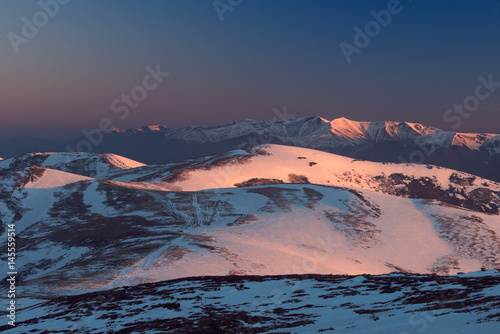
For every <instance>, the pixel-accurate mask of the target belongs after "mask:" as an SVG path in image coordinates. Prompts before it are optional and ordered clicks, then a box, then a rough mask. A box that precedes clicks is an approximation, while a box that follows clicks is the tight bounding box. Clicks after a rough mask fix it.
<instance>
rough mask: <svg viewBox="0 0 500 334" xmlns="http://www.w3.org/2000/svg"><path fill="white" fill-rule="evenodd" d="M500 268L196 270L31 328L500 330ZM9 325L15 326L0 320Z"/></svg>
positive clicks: (65, 311) (39, 310)
mask: <svg viewBox="0 0 500 334" xmlns="http://www.w3.org/2000/svg"><path fill="white" fill-rule="evenodd" d="M499 287H500V275H499V272H498V271H487V272H480V273H471V274H467V275H457V276H437V275H409V274H406V275H404V274H390V275H383V276H371V275H363V276H355V277H354V276H334V275H326V276H321V275H287V276H223V277H193V278H187V279H179V280H174V281H165V282H159V283H154V284H143V285H136V286H134V287H128V288H119V289H113V290H108V291H105V292H96V293H90V294H80V295H75V296H68V297H61V298H55V299H53V300H51V301H48V302H45V303H40V304H37V305H34V306H31V307H28V308H25V309H22V310H21V311H20V312H19V314H20V320H19V323H18V324H17V327H16V329H18V330H19V332H23V333H32V332H37V333H41V332H43V331H44V330H46V329H47V328H50V329H51V332H52V333H68V332H71V331H73V330H80V331H84V332H85V333H106V332H110V331H112V332H113V333H337V332H338V333H356V334H357V333H367V334H368V333H370V334H377V333H380V334H386V333H422V332H424V331H425V333H433V334H437V333H464V332H466V333H468V332H470V333H475V334H483V333H484V334H490V333H496V332H497V331H498V328H499V325H498V324H499V322H498V321H500V314H499V313H498V306H499V302H498V301H499V297H500V288H499ZM6 329H8V328H7V327H6V326H3V327H0V330H6Z"/></svg>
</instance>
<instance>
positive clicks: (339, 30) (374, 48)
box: [0, 0, 500, 136]
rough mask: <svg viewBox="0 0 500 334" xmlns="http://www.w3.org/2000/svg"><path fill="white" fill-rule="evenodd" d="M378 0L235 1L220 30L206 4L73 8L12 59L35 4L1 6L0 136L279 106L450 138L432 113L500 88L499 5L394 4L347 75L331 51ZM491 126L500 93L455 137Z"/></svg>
mask: <svg viewBox="0 0 500 334" xmlns="http://www.w3.org/2000/svg"><path fill="white" fill-rule="evenodd" d="M50 1H51V0H42V2H50ZM221 1H222V2H224V3H227V2H228V1H227V0H221ZM232 2H233V3H234V2H237V1H236V0H232ZM388 2H389V1H387V0H383V1H378V0H363V1H361V0H360V1H350V0H343V1H341V0H338V1H331V0H315V1H310V0H303V1H293V0H243V1H242V2H241V4H240V5H238V6H236V7H234V8H233V10H232V11H227V12H225V13H224V20H223V21H221V20H220V19H219V16H218V14H217V12H216V10H215V9H214V6H213V0H141V1H139V0H136V1H128V0H120V1H118V0H114V1H112V0H72V1H70V2H69V3H68V4H65V5H61V6H60V8H59V12H58V13H57V14H56V15H55V16H54V17H53V18H50V19H49V20H48V23H47V24H46V25H45V26H44V27H42V28H40V29H39V32H38V34H37V35H36V36H35V37H33V38H31V39H28V40H29V42H28V43H27V44H22V45H20V46H19V53H17V54H16V53H15V52H14V49H13V47H12V45H11V42H10V41H9V38H8V34H9V33H10V32H13V33H16V34H19V35H21V29H22V27H23V24H24V23H23V21H22V18H23V17H26V18H28V20H29V21H31V22H32V21H33V15H34V14H36V13H37V12H38V11H40V10H41V7H40V4H39V2H38V1H28V0H16V1H10V0H0V31H1V34H2V35H1V39H0V71H1V72H0V116H1V117H0V133H2V134H3V135H8V136H13V135H25V134H29V133H30V134H35V135H47V136H48V135H50V136H62V135H72V134H78V133H79V132H80V131H81V130H82V129H90V128H94V127H97V126H98V124H99V121H100V120H101V119H103V118H110V119H111V120H112V121H113V123H114V125H115V126H116V127H120V128H128V127H138V126H144V125H152V124H165V125H166V126H168V127H173V128H176V127H181V126H185V125H208V124H215V123H221V122H226V121H231V120H240V119H243V118H251V119H272V118H273V117H275V114H274V113H273V111H272V110H273V108H277V109H279V110H282V109H283V106H285V105H286V106H287V111H288V113H289V114H293V115H296V116H310V115H319V116H322V117H324V118H327V119H334V118H337V117H341V116H345V117H347V118H350V119H354V120H367V121H368V120H406V121H412V122H420V123H423V124H427V125H433V126H436V127H440V128H444V129H450V123H447V122H445V121H443V113H444V112H445V110H447V109H448V108H450V107H452V106H453V104H454V103H462V102H463V100H464V99H465V98H467V97H468V96H470V95H473V94H474V91H475V88H476V86H477V85H478V83H479V82H478V79H477V77H478V76H480V75H482V76H484V77H487V76H488V75H489V74H492V75H493V78H494V79H495V80H496V81H500V0H481V1H466V0H440V1H431V0H413V1H411V0H401V6H402V7H403V10H402V11H401V12H400V13H399V14H396V15H393V16H392V20H391V22H390V24H389V25H388V26H387V27H384V28H382V29H381V31H380V34H378V35H377V36H375V37H373V38H372V40H371V42H370V44H369V45H368V46H367V47H366V48H364V49H362V50H361V53H360V54H354V55H353V56H352V63H350V64H348V63H347V62H346V59H345V58H344V55H343V54H342V52H341V49H340V47H339V44H340V43H341V42H347V43H350V44H353V39H354V35H355V32H354V30H353V29H354V27H355V26H359V27H360V28H362V29H364V27H365V25H366V23H368V22H369V21H371V20H373V17H372V16H371V14H370V11H372V10H375V11H379V10H382V9H386V8H387V5H388ZM156 64H160V67H161V70H162V71H166V72H169V73H170V76H169V77H168V78H166V79H165V81H164V82H163V83H161V85H159V86H158V88H156V89H155V90H153V91H151V92H149V93H148V96H147V98H146V99H145V100H144V101H143V102H141V103H140V104H139V106H138V107H137V108H136V109H133V110H131V112H130V115H129V116H128V117H126V118H125V119H120V118H119V117H118V116H119V115H120V114H116V113H113V112H112V111H111V103H112V102H113V101H114V100H115V99H116V98H120V96H121V94H124V93H129V92H130V91H131V89H132V88H133V87H135V86H137V85H140V84H142V79H143V77H144V76H145V75H146V74H147V72H146V70H145V68H146V66H152V67H154V66H155V65H156ZM499 121H500V87H498V88H497V89H496V91H495V92H493V94H492V95H491V97H490V98H488V99H487V100H485V101H481V104H480V107H479V109H478V110H477V111H476V112H474V113H472V115H471V116H470V117H469V118H468V119H466V120H464V121H463V124H462V125H461V126H460V127H459V129H458V130H459V131H463V132H467V131H471V132H472V131H474V132H475V131H490V132H498V131H499V130H500V126H499V124H500V123H499Z"/></svg>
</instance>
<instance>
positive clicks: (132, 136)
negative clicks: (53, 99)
mask: <svg viewBox="0 0 500 334" xmlns="http://www.w3.org/2000/svg"><path fill="white" fill-rule="evenodd" d="M94 137H95V138H91V140H90V141H89V139H88V138H86V137H80V138H75V139H73V140H71V141H69V142H68V143H66V144H64V145H62V144H60V145H58V146H56V145H54V143H52V142H51V143H40V142H37V143H36V145H35V143H34V144H33V145H32V146H31V147H32V149H31V151H30V150H29V149H28V147H30V146H29V145H27V144H28V143H27V142H26V140H27V139H25V140H24V141H23V142H22V145H21V148H20V149H16V147H17V145H16V143H12V142H11V143H9V144H8V145H7V146H8V147H6V146H5V145H4V146H2V145H0V156H2V157H4V158H10V157H13V156H15V155H19V154H22V153H26V152H32V151H41V152H43V151H68V148H69V147H71V148H72V150H76V147H78V144H79V143H82V142H89V143H90V142H91V141H93V142H94V143H97V144H98V145H80V147H85V149H87V147H89V146H90V147H92V149H93V151H94V152H106V153H115V154H119V155H123V156H126V157H129V158H131V159H134V160H137V161H141V162H143V163H147V164H165V163H171V162H175V161H183V160H186V159H191V158H196V157H200V156H205V155H211V154H218V153H222V152H226V151H229V150H234V149H238V148H248V147H252V146H256V145H260V144H268V143H271V144H280V145H288V146H297V147H305V148H313V149H316V150H321V151H325V152H329V153H335V154H340V155H344V156H348V157H352V158H357V159H365V160H370V161H379V162H413V163H425V164H433V165H437V166H442V167H447V168H452V169H456V170H460V171H464V172H468V173H471V174H474V175H477V176H481V177H484V178H487V179H490V180H495V181H500V175H499V173H498V170H500V135H498V134H486V133H481V134H479V133H457V132H446V131H442V130H439V129H437V128H434V127H427V126H424V125H421V124H418V123H409V122H390V121H382V122H357V121H351V120H348V119H346V118H338V119H335V120H333V121H328V120H326V119H324V118H321V117H305V118H297V119H288V120H280V121H255V120H249V119H245V120H242V121H239V122H229V123H224V124H219V125H214V126H188V127H184V128H181V129H175V130H174V129H169V128H167V127H166V126H163V125H158V126H149V127H144V128H136V129H128V130H122V129H114V130H113V131H111V132H110V133H107V134H104V135H103V136H102V140H101V137H100V135H95V136H94ZM43 148H46V149H43ZM15 153H17V154H15Z"/></svg>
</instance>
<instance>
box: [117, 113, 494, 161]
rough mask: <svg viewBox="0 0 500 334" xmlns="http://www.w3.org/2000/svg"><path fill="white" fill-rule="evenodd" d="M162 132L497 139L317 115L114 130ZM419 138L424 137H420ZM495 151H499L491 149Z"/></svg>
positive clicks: (455, 141)
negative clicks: (178, 127)
mask: <svg viewBox="0 0 500 334" xmlns="http://www.w3.org/2000/svg"><path fill="white" fill-rule="evenodd" d="M145 132H162V133H164V136H165V138H167V139H176V140H182V141H186V142H200V143H202V142H207V141H208V142H214V143H215V142H222V141H225V140H229V139H234V138H239V137H244V136H249V135H252V134H260V135H265V136H271V137H276V138H280V139H282V140H284V141H285V143H288V144H294V145H296V146H303V147H309V148H317V147H315V146H314V143H313V140H317V139H321V145H322V146H325V145H326V146H331V147H335V146H339V145H340V146H346V145H347V146H349V145H360V144H367V143H378V142H390V141H402V142H412V141H417V142H429V141H431V139H432V142H434V139H435V138H438V137H436V136H433V135H435V134H440V135H444V136H446V137H447V138H450V140H447V141H443V142H442V143H441V145H443V146H441V147H435V148H434V149H437V148H442V147H449V146H464V147H468V148H469V149H472V150H478V149H480V147H483V146H487V145H488V144H490V143H495V142H496V141H498V140H500V135H498V134H478V133H458V132H445V131H442V130H440V129H437V128H434V127H429V126H425V125H422V124H419V123H411V122H395V121H377V122H359V121H353V120H349V119H347V118H345V117H340V118H337V119H334V120H332V121H328V120H326V119H324V118H322V117H319V116H313V117H303V118H296V119H286V120H279V121H258V120H250V119H244V120H241V121H239V122H228V123H223V124H219V125H212V126H188V127H183V128H180V129H176V130H172V129H169V128H167V127H166V126H164V125H156V126H149V127H143V128H135V129H127V130H123V129H115V130H114V133H119V134H141V133H145ZM421 137H427V138H425V139H422V138H421ZM492 153H498V152H492Z"/></svg>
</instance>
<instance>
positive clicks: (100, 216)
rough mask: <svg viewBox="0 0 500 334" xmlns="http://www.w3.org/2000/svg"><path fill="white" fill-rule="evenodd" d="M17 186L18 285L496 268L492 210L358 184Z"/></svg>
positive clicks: (31, 288) (11, 211)
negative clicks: (194, 188)
mask: <svg viewBox="0 0 500 334" xmlns="http://www.w3.org/2000/svg"><path fill="white" fill-rule="evenodd" d="M22 194H23V195H22V198H21V199H20V200H19V201H18V202H17V204H16V206H12V205H11V204H12V203H8V202H4V205H3V206H1V210H2V215H3V216H4V217H5V219H4V223H10V222H16V224H17V225H18V228H19V230H18V235H19V237H20V238H21V239H22V240H23V244H22V245H21V246H20V248H19V250H18V254H19V259H18V266H19V272H20V273H22V274H21V276H22V280H23V281H24V283H23V285H24V289H25V290H23V291H24V292H23V294H24V295H31V294H32V293H35V294H36V295H38V296H40V294H41V293H42V292H41V291H43V294H45V295H49V296H50V295H53V294H54V293H56V294H60V293H61V292H62V291H65V290H66V291H67V293H71V292H75V291H81V290H88V289H106V288H110V287H116V286H122V285H135V284H139V283H144V282H157V281H161V280H165V279H171V278H179V277H187V276H200V275H227V274H240V275H241V274H257V275H270V274H273V275H275V274H302V273H321V274H330V273H332V274H362V273H371V274H382V273H389V272H392V271H405V272H415V273H431V272H437V273H442V274H444V273H456V272H459V271H463V272H468V271H474V270H478V269H479V268H481V267H483V266H484V267H486V268H496V267H498V266H499V263H498V262H499V255H500V249H499V245H500V243H499V237H498V235H499V234H500V223H499V222H500V220H499V217H498V216H496V215H489V214H484V213H478V212H473V211H469V210H464V209H460V208H457V207H452V206H448V205H443V203H441V202H438V201H428V200H412V199H405V198H398V197H394V196H390V195H385V194H381V193H376V192H373V191H368V190H363V191H355V190H350V189H343V188H334V187H323V186H315V185H300V184H299V185H296V184H295V185H294V184H291V185H272V186H257V187H246V188H235V189H217V190H206V191H199V192H164V191H158V190H148V189H146V188H137V187H130V186H128V184H126V183H116V182H110V181H99V180H87V181H81V182H77V183H72V184H68V185H66V186H64V187H60V188H45V189H44V188H38V189H34V188H25V189H23V193H22ZM41 199H44V201H41ZM19 215H21V217H22V218H21V220H19V218H18V217H19ZM16 217H17V218H16ZM16 219H17V220H16ZM3 234H5V233H3ZM2 237H5V235H2ZM3 240H6V239H5V238H4V239H3ZM47 248H50V249H52V251H51V252H46V249H47ZM40 253H43V254H45V255H44V256H45V259H44V263H43V266H42V265H41V264H40V262H39V260H40V258H39V255H38V254H40ZM64 254H66V255H64ZM61 255H64V256H62V257H61ZM68 256H70V257H68Z"/></svg>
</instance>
